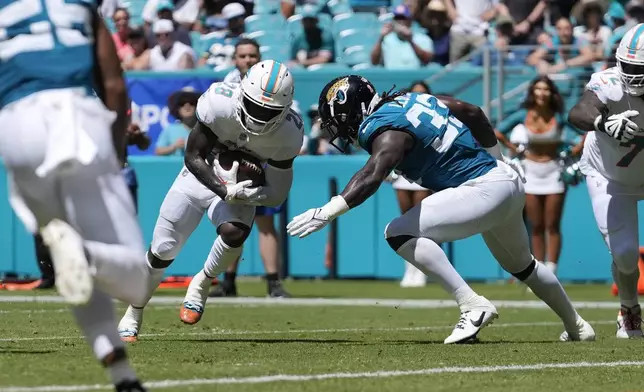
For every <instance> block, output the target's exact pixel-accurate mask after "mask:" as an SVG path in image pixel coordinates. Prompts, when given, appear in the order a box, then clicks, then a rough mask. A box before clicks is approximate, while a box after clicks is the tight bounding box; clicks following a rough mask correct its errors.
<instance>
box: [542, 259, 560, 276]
mask: <svg viewBox="0 0 644 392" xmlns="http://www.w3.org/2000/svg"><path fill="white" fill-rule="evenodd" d="M543 264H545V266H546V267H548V269H549V270H550V271H551V272H552V273H553V274H555V275H557V263H553V262H552V261H546V262H545V263H543Z"/></svg>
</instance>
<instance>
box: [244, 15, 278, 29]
mask: <svg viewBox="0 0 644 392" xmlns="http://www.w3.org/2000/svg"><path fill="white" fill-rule="evenodd" d="M244 23H245V25H246V32H248V33H251V32H254V31H279V30H283V29H284V27H285V25H286V21H285V20H284V18H283V17H282V15H281V14H268V15H251V16H249V17H247V18H246V19H245V20H244Z"/></svg>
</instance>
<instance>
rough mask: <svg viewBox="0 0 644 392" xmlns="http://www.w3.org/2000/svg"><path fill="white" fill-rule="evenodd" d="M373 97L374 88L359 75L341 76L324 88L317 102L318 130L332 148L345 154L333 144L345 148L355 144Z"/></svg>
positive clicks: (342, 149) (374, 93)
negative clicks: (320, 129)
mask: <svg viewBox="0 0 644 392" xmlns="http://www.w3.org/2000/svg"><path fill="white" fill-rule="evenodd" d="M375 95H377V93H376V88H375V87H374V86H373V84H371V82H369V81H368V80H367V79H365V78H363V77H362V76H358V75H345V76H340V77H339V78H335V79H333V80H332V81H330V82H329V83H327V85H326V86H324V89H322V92H321V93H320V99H319V101H318V111H319V113H320V120H321V122H320V127H321V128H322V131H324V132H327V133H328V135H329V136H330V137H331V139H330V141H329V142H330V143H331V145H333V147H335V148H337V149H338V150H340V151H343V152H344V150H345V149H344V148H341V147H339V146H338V145H336V144H335V143H334V140H336V139H340V140H342V141H344V142H347V143H346V144H347V145H351V144H355V143H356V142H357V140H358V129H359V128H360V124H361V123H362V121H363V120H364V118H365V117H366V115H368V114H369V113H368V109H369V105H370V104H371V102H372V101H373V98H374V96H375Z"/></svg>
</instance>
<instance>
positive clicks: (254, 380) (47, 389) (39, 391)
mask: <svg viewBox="0 0 644 392" xmlns="http://www.w3.org/2000/svg"><path fill="white" fill-rule="evenodd" d="M640 366H644V361H619V362H566V363H537V364H533V365H499V366H465V367H438V368H429V369H419V370H393V371H392V370H379V371H375V372H360V373H323V374H276V375H269V376H255V377H226V378H198V379H192V380H161V381H150V382H146V383H145V385H146V386H147V387H149V388H154V389H163V388H173V387H186V386H193V385H226V384H265V383H270V382H306V381H320V380H334V379H360V378H390V377H404V376H427V375H432V374H453V373H496V372H507V371H528V370H548V369H579V368H606V367H640ZM112 388H114V387H113V386H112V385H50V386H42V387H6V388H0V392H73V391H75V392H79V391H95V390H104V389H112Z"/></svg>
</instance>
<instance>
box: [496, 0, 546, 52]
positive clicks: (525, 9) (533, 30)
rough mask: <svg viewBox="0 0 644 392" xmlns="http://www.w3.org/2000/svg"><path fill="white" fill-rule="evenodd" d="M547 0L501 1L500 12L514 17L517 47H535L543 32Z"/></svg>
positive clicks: (514, 36) (514, 34)
mask: <svg viewBox="0 0 644 392" xmlns="http://www.w3.org/2000/svg"><path fill="white" fill-rule="evenodd" d="M547 7H548V4H547V0H501V5H500V7H499V12H500V13H503V14H506V15H509V16H511V17H512V19H513V20H514V21H516V24H515V25H514V30H513V34H512V36H511V37H512V38H513V42H515V45H534V44H536V43H537V36H538V35H539V34H541V32H543V14H544V11H545V10H546V8H547Z"/></svg>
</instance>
